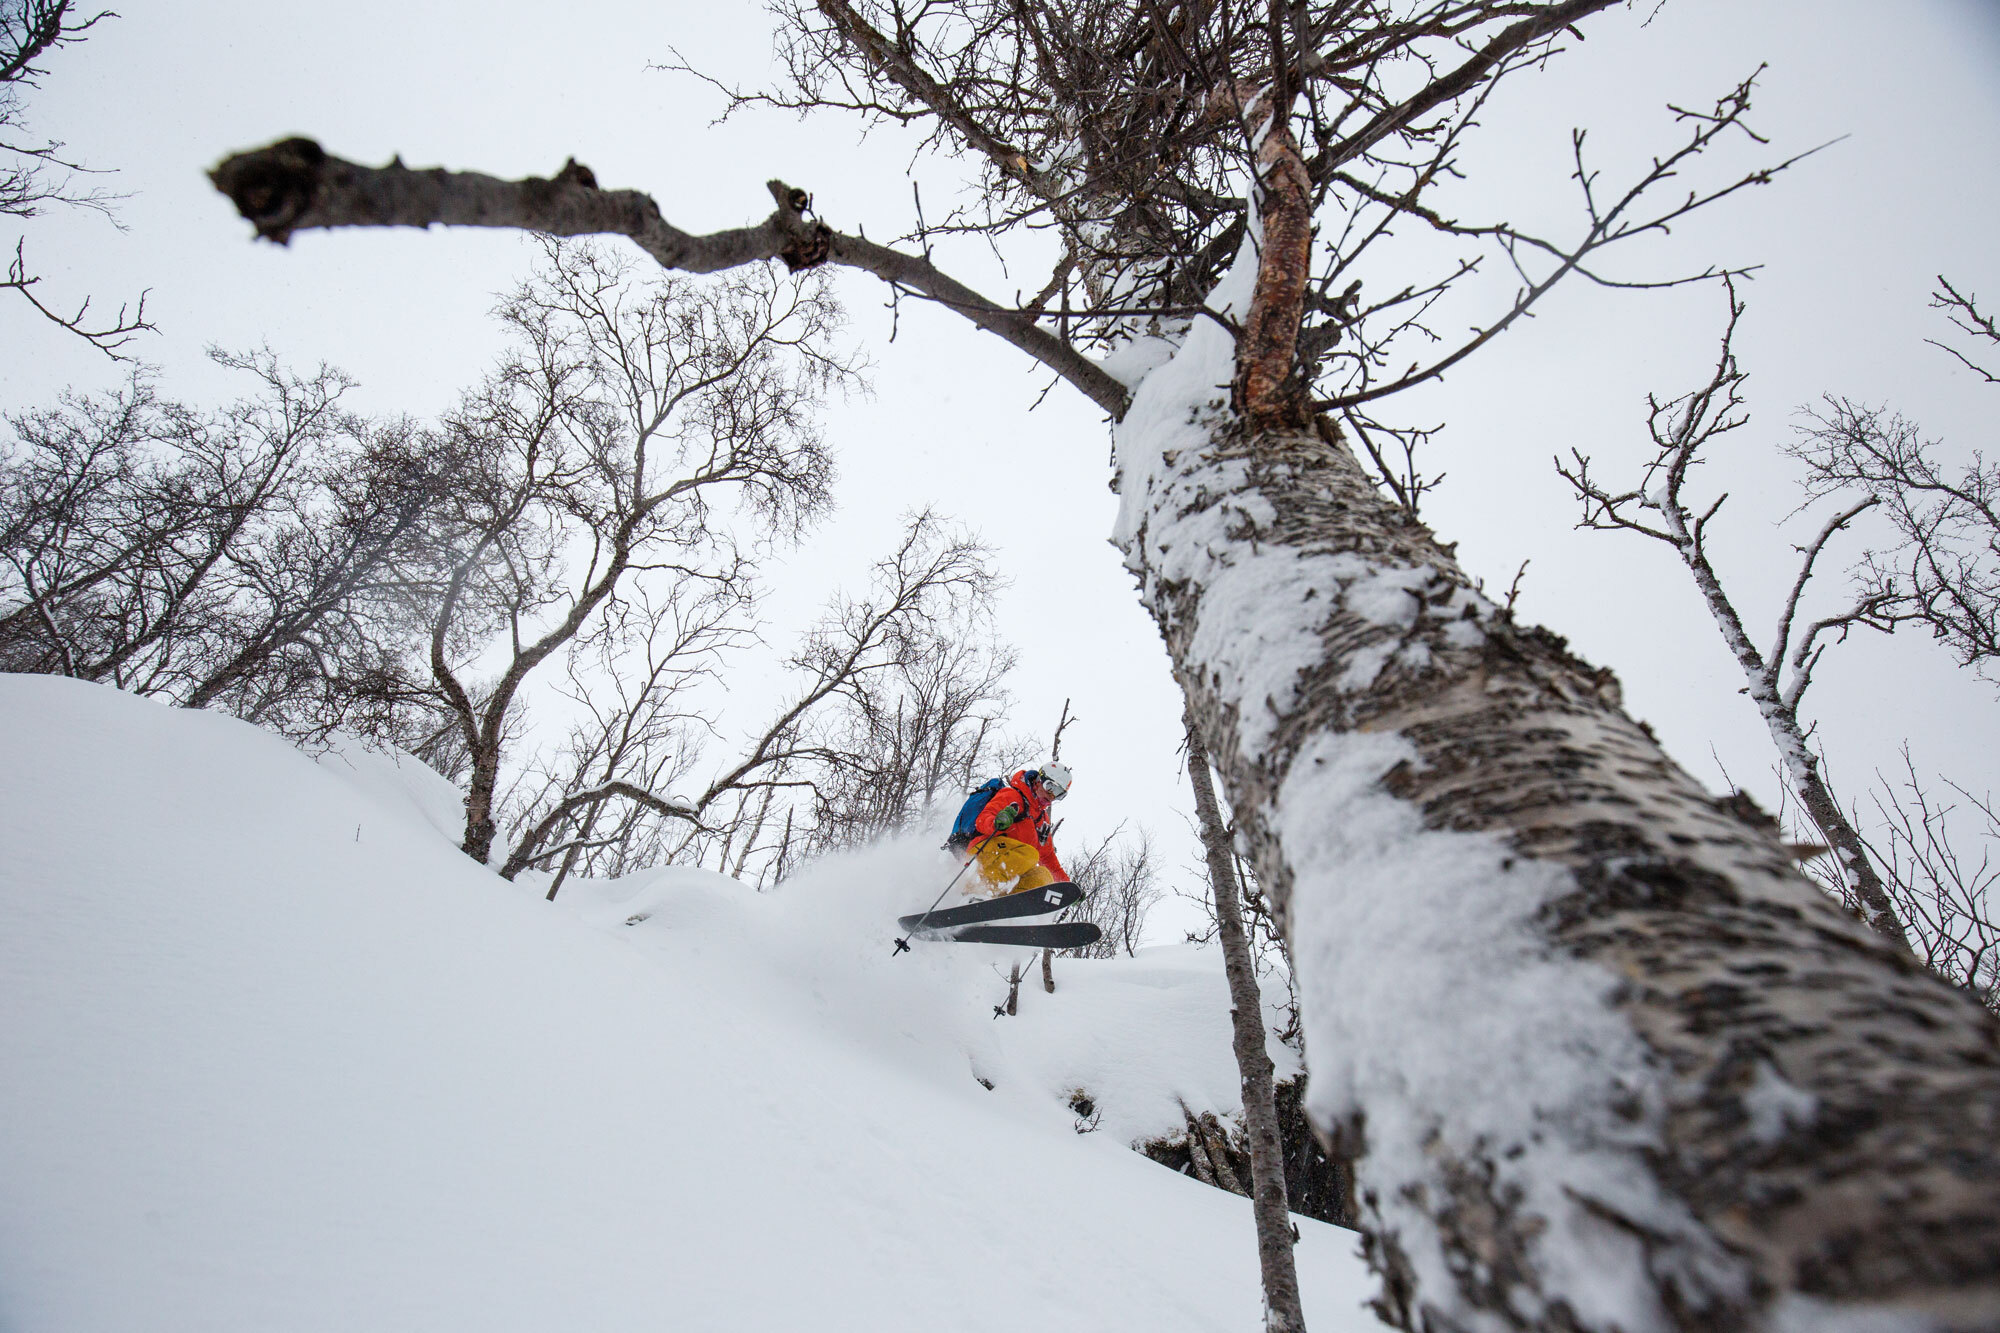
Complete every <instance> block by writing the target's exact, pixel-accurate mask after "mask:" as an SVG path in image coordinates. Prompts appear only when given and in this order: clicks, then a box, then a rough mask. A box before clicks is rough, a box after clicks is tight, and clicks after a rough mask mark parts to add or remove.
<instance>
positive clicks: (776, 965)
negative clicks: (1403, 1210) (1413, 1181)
mask: <svg viewBox="0 0 2000 1333" xmlns="http://www.w3.org/2000/svg"><path fill="white" fill-rule="evenodd" d="M460 819H462V810H461V809H460V807H459V804H458V794H457V793H456V792H455V791H454V790H453V789H452V787H451V786H450V784H448V783H446V782H445V781H444V780H443V779H441V778H439V777H438V776H437V775H436V774H434V773H431V772H430V771H429V770H427V769H425V768H424V767H423V766H422V765H420V764H418V763H416V762H415V761H414V760H411V759H408V758H407V757H396V756H389V755H382V754H375V753H370V752H367V751H364V750H361V749H358V748H354V747H348V748H341V749H336V750H334V751H332V752H329V753H327V754H325V755H322V756H319V757H318V758H317V759H314V758H311V757H308V756H306V755H304V754H301V753H300V752H298V751H297V750H295V749H293V748H292V747H290V746H289V745H287V744H286V743H285V742H284V741H282V740H280V739H278V738H277V737H274V736H271V735H269V734H267V733H264V732H261V731H259V730H257V729H255V728H253V727H250V726H248V725H246V724H244V723H242V722H239V721H236V720H234V719H231V718H227V717H223V716H220V715H216V714H209V713H193V712H187V711H180V710H174V709H169V708H165V707H162V706H159V705H157V704H154V703H151V702H148V701H145V700H140V699H136V698H133V697H131V696H127V695H123V694H119V693H117V692H115V691H113V690H110V689H107V688H104V687H100V686H92V685H84V684H80V683H77V682H73V681H67V680H62V679H57V678H51V677H34V676H0V828H4V833H3V834H0V846H4V847H5V849H6V856H5V858H4V863H0V912H4V924H0V1013H4V1019H5V1021H4V1022H0V1328H8V1329H14V1328H19V1329H23V1330H27V1329H33V1330H37V1331H38V1333H72V1331H83V1330H90V1331H97V1330H103V1331H104V1333H110V1331H112V1330H120V1331H122V1330H129V1329H135V1328H144V1329H148V1330H217V1329H232V1330H251V1329H256V1330H318V1329H325V1330H341V1331H342V1333H348V1331H349V1330H352V1329H355V1328H364V1327H365V1328H371V1329H380V1330H405V1329H407V1330H426V1331H431V1330H444V1329H460V1328H463V1329H468V1330H469V1329H478V1330H481V1331H482V1333H489V1331H491V1330H509V1329H535V1330H538V1331H539V1330H546V1329H549V1328H563V1327H567V1328H584V1329H591V1330H620V1329H639V1328H645V1329H659V1328H675V1329H724V1328H727V1329H732V1330H746V1329H747V1330H759V1329H772V1330H777V1329H784V1330H794V1329H799V1328H814V1329H825V1330H837V1329H869V1330H883V1329H890V1330H893V1329H898V1328H913V1329H914V1328H923V1329H933V1328H950V1329H972V1330H988V1329H990V1330H994V1331H995V1333H999V1331H1000V1330H1008V1331H1009V1333H1018V1330H1021V1329H1035V1330H1068V1329H1077V1330H1083V1329H1090V1330H1101V1329H1117V1328H1146V1329H1149V1330H1152V1329H1157V1330H1181V1329H1188V1330H1196V1329H1201V1330H1208V1329H1215V1330H1224V1329H1249V1328H1252V1327H1255V1326H1256V1324H1257V1322H1258V1320H1259V1318H1260V1310H1261V1297H1260V1293H1259V1291H1258V1283H1257V1263H1256V1250H1255V1236H1254V1231H1253V1227H1252V1223H1251V1217H1250V1206H1249V1203H1248V1201H1247V1200H1245V1199H1242V1198H1239V1197H1236V1196H1234V1195H1230V1194H1226V1193H1223V1192H1222V1191H1219V1190H1215V1189H1212V1188H1210V1187H1207V1186H1204V1185H1201V1184H1198V1183H1196V1182H1194V1181H1192V1180H1190V1179H1187V1178H1185V1177H1182V1176H1179V1175H1176V1174H1174V1173H1173V1172H1170V1171H1168V1170H1166V1169H1165V1168H1163V1167H1160V1166H1158V1165H1156V1164H1154V1163H1152V1162H1150V1161H1147V1160H1146V1159H1144V1158H1143V1157H1141V1156H1140V1155H1139V1154H1137V1153H1135V1152H1133V1151H1131V1149H1130V1147H1129V1146H1128V1145H1129V1144H1130V1143H1131V1142H1132V1141H1133V1140H1135V1139H1140V1138H1145V1137H1149V1136H1152V1135H1155V1134H1164V1133H1171V1132H1174V1131H1175V1130H1176V1129H1177V1128H1178V1127H1179V1125H1180V1123H1181V1114H1182V1113H1181V1109H1180V1106H1181V1103H1182V1102H1183V1101H1185V1102H1186V1103H1187V1104H1188V1105H1189V1106H1191V1107H1193V1108H1195V1109H1196V1110H1203V1109H1213V1110H1217V1111H1220V1112H1224V1113H1227V1112H1229V1111H1231V1110H1233V1109H1235V1108H1236V1107H1237V1106H1238V1105H1239V1102H1238V1100H1237V1099H1238V1096H1239V1094H1238V1092H1237V1077H1236V1072H1235V1068H1234V1065H1233V1062H1232V1061H1231V1057H1230V1054H1229V1018H1228V1002H1227V990H1226V987H1225V986H1224V984H1223V979H1222V975H1221V967H1220V961H1219V958H1218V957H1217V956H1216V955H1215V954H1214V952H1212V951H1208V950H1200V949H1193V948H1187V947H1177V948H1167V949H1158V950H1148V951H1142V953H1141V954H1140V956H1139V957H1138V958H1136V959H1129V960H1117V961H1111V962H1086V961H1082V960H1074V959H1066V958H1065V959H1058V960H1057V963H1056V978H1057V987H1058V988H1057V991H1056V993H1055V994H1053V995H1047V994H1044V993H1043V992H1042V991H1041V988H1040V974H1039V968H1038V967H1037V968H1036V969H1035V970H1034V972H1033V975H1032V977H1031V979H1030V980H1028V981H1026V982H1024V983H1023V986H1022V992H1021V1002H1020V1010H1021V1012H1020V1015H1019V1016H1018V1017H1016V1018H1010V1019H998V1020H996V1019H995V1018H994V1017H993V1016H992V1009H993V1005H994V1004H995V1003H996V1002H997V1001H999V1000H1000V999H1002V998H1003V997H1004V994H1005V989H1006V987H1005V969H1006V964H1007V963H1008V962H1010V961H1013V960H1016V959H1018V960H1020V961H1022V962H1024V963H1028V962H1038V961H1039V959H1038V956H1037V955H1035V954H1033V953H1031V952H1030V951H1028V950H1019V949H1017V950H1006V949H1001V948H997V947H974V946H964V945H947V944H921V943H920V944H918V945H916V946H915V952H914V953H912V954H905V955H902V956H901V957H895V956H892V953H891V937H892V935H893V934H894V928H893V927H894V918H895V916H896V915H897V914H899V913H902V912H909V911H913V910H916V909H917V908H920V907H921V906H923V904H924V903H926V902H928V901H929V899H930V898H931V896H932V895H933V894H934V893H935V892H936V889H937V887H938V886H939V885H940V884H941V883H942V879H941V878H940V873H941V872H942V874H943V875H944V876H945V877H948V876H949V874H950V863H949V862H948V861H945V860H942V859H941V854H940V853H939V852H938V851H937V850H936V848H935V847H933V846H931V845H929V844H930V842H931V840H930V839H915V840H906V841H902V842H892V843H890V844H888V845H885V846H881V847H877V848H872V849H868V850H866V851H863V852H857V853H855V854H852V855H848V856H845V857H839V858H831V859H828V860H825V861H822V862H820V863H818V864H816V865H813V866H810V867H808V868H807V869H806V870H804V871H803V872H802V873H800V874H799V875H797V876H796V877H794V879H793V880H791V881H789V882H788V883H786V884H785V885H783V886H781V887H780V889H779V890H778V891H775V892H772V893H766V894H758V893H755V892H752V891H751V890H750V889H748V888H746V887H745V886H743V885H741V884H739V883H736V882H735V881H733V880H730V879H727V878H725V877H723V876H721V875H716V874H713V873H710V872H706V871H701V870H693V869H686V868H680V869H665V870H660V871H655V872H651V873H647V874H641V875H635V876H631V877H628V878H626V879H623V880H618V881H607V882H593V881H575V880H572V881H571V882H570V883H568V884H566V885H565V886H564V888H563V891H562V894H561V895H560V897H559V899H558V901H557V902H556V903H553V904H550V903H545V902H543V901H542V899H541V893H542V891H543V889H544V888H545V886H546V880H542V881H540V882H539V883H536V882H529V877H527V876H524V877H523V882H521V883H517V884H509V883H507V882H505V881H503V880H500V879H499V878H497V877H496V876H495V875H494V874H493V873H492V872H491V871H489V870H487V869H484V868H482V867H480V866H477V865H475V864H473V863H472V862H471V861H469V860H468V859H467V858H466V857H464V856H463V855H462V854H461V853H460V852H459V851H458V850H457V848H456V845H455V843H456V839H457V836H458V824H459V821H460ZM1273 1053H1274V1055H1277V1056H1279V1057H1280V1058H1282V1057H1283V1055H1284V1052H1283V1049H1282V1048H1280V1047H1276V1046H1274V1051H1273ZM980 1080H984V1081H985V1082H986V1083H991V1084H992V1088H991V1089H990V1090H989V1089H988V1088H987V1087H985V1086H984V1084H983V1083H982V1082H981V1081H980ZM1077 1089H1082V1090H1084V1091H1085V1092H1087V1093H1088V1095H1089V1096H1090V1097H1091V1098H1092V1100H1093V1102H1094V1103H1095V1105H1096V1108H1097V1114H1096V1116H1095V1118H1094V1121H1093V1122H1090V1123H1094V1125H1095V1128H1091V1127H1090V1123H1086V1122H1084V1121H1082V1120H1080V1119H1079V1117H1078V1116H1077V1114H1076V1113H1075V1112H1074V1111H1073V1110H1072V1109H1071V1107H1070V1105H1069V1097H1070V1094H1071V1093H1072V1092H1073V1091H1075V1090H1077ZM1084 1131H1088V1132H1084ZM1298 1226H1299V1231H1300V1242H1299V1249H1298V1258H1299V1270H1300V1279H1301V1283H1302V1285H1303V1287H1304V1290H1305V1301H1306V1314H1307V1318H1308V1323H1309V1324H1310V1326H1311V1327H1312V1328H1314V1329H1315V1330H1333V1331H1334V1333H1346V1331H1348V1330H1361V1329H1378V1328H1379V1327H1380V1325H1379V1324H1378V1323H1376V1321H1375V1320H1374V1319H1373V1317H1372V1316H1371V1315H1369V1314H1368V1313H1366V1311H1365V1310H1364V1309H1363V1302H1364V1301H1365V1299H1366V1298H1367V1296H1368V1294H1369V1293H1370V1291H1371V1289H1372V1280H1371V1279H1370V1278H1369V1277H1368V1276H1367V1274H1366V1273H1365V1271H1364V1270H1363V1269H1362V1267H1361V1265H1360V1262H1359V1260H1358V1259H1356V1258H1355V1257H1354V1251H1355V1245H1354V1237H1353V1236H1352V1235H1351V1234H1350V1233H1347V1232H1343V1231H1340V1230H1338V1229H1336V1228H1333V1227H1328V1226H1325V1225H1323V1224H1321V1223H1318V1222H1314V1221H1311V1220H1308V1219H1299V1220H1298Z"/></svg>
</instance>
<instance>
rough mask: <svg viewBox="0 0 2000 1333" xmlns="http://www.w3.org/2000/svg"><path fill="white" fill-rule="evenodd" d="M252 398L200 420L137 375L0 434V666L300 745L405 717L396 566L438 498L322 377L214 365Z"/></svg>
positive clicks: (390, 439)
mask: <svg viewBox="0 0 2000 1333" xmlns="http://www.w3.org/2000/svg"><path fill="white" fill-rule="evenodd" d="M215 355H216V359H217V360H218V361H220V362H221V363H222V364H224V365H225V366H229V367H231V368H234V369H237V370H241V371H244V372H246V373H248V374H250V375H252V376H253V377H254V378H255V379H256V380H257V382H258V391H257V392H256V393H255V394H254V395H252V396H251V397H248V398H245V399H243V400H241V401H239V402H237V403H235V404H233V405H231V406H230V407H228V408H225V409H223V410H221V411H217V412H210V413H204V412H201V411H197V410H196V409H193V408H190V407H187V406H185V405H183V404H178V403H173V402H169V401H166V400H163V399H161V398H160V397H159V396H158V394H157V392H156V391H155V389H154V388H153V386H152V385H151V383H150V382H149V381H148V380H147V379H146V378H145V377H143V376H135V377H134V378H133V379H132V380H131V381H130V382H129V383H128V384H127V385H126V387H124V388H123V389H120V390H117V391H114V392H111V393H108V394H104V395H99V396H95V397H77V396H71V397H69V398H67V399H65V400H64V401H63V403H62V404H61V405H59V406H57V407H55V408H48V409H42V410H39V411H32V412H25V413H21V414H18V415H16V416H15V417H13V418H12V426H13V430H14V436H15V439H14V443H13V445H12V447H11V448H9V449H8V451H7V453H6V454H5V456H4V457H0V560H4V562H5V563H4V565H0V666H4V667H5V668H6V669H9V670H17V671H43V672H56V673H60V674H63V675H70V676H75V677H78V678H80V679H84V680H96V681H103V682H106V683H108V684H113V685H116V686H118V687H120V688H123V689H127V690H131V691H134V692H136V693H141V694H150V695H155V696H160V697H164V698H166V699H169V700H171V701H173V702H176V703H181V704H185V705H186V706H188V707H194V708H201V707H208V706H210V705H221V706H226V707H228V708H229V709H230V710H231V711H233V712H235V713H237V714H238V715H239V716H242V717H245V718H248V719H250V720H252V721H257V722H261V723H264V724H266V725H270V726H273V727H275V728H277V729H279V730H282V731H285V732H287V733H288V734H291V735H294V736H297V737H300V738H314V737H320V736H324V735H325V734H326V733H327V732H329V731H330V730H332V729H334V728H336V727H342V726H348V727H359V728H360V729H362V730H370V731H377V730H379V729H380V727H381V726H382V725H384V724H385V723H386V719H387V717H388V716H389V715H391V714H392V713H394V712H395V710H396V709H397V708H399V707H400V706H402V705H403V704H405V703H407V702H408V701H409V700H410V699H411V698H412V696H413V692H412V691H411V690H410V688H409V687H408V685H407V681H408V671H407V669H406V667H407V661H408V652H407V647H408V645H407V642H406V640H405V639H404V637H403V634H404V632H405V630H406V628H407V627H406V626H405V625H403V624H402V608H403V605H404V593H405V588H404V587H403V584H402V580H401V577H400V575H399V574H398V573H397V570H398V567H399V564H400V563H401V562H403V561H404V560H406V559H407V558H408V557H409V556H410V555H411V553H412V552H414V551H416V550H418V549H421V548H422V547H423V546H424V545H425V544H426V542H427V541H428V539H429V533H428V529H427V526H426V525H427V521H428V518H429V516H430V515H431V514H432V513H434V512H435V510H436V509H437V506H438V504H439V503H440V499H441V494H442V483H441V481H440V477H439V473H438V470H437V467H436V460H435V459H434V458H433V457H432V456H431V454H430V451H429V446H428V442H427V440H426V439H425V437H424V436H423V435H422V433H421V432H418V431H416V430H415V429H414V428H412V427H411V426H410V425H409V424H408V423H402V422H387V423H378V422H368V421H364V420H362V419H361V418H359V417H356V416H354V415H353V414H351V413H348V412H346V411H345V410H344V409H342V408H341V406H340V399H341V397H342V395H343V394H344V393H345V392H346V390H347V389H348V388H349V387H350V385H349V382H348V381H347V380H346V379H345V378H344V377H343V376H341V375H340V374H339V373H338V372H336V371H332V370H329V369H327V368H325V367H321V368H320V369H319V370H318V371H316V372H315V373H313V374H311V375H296V374H293V373H291V372H289V371H287V370H285V369H284V368H283V367H282V366H281V365H280V364H279V362H278V360H277V358H276V357H275V356H273V355H272V354H271V353H270V352H268V351H262V352H257V353H253V354H250V355H247V356H232V355H224V354H220V353H217V354H215Z"/></svg>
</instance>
